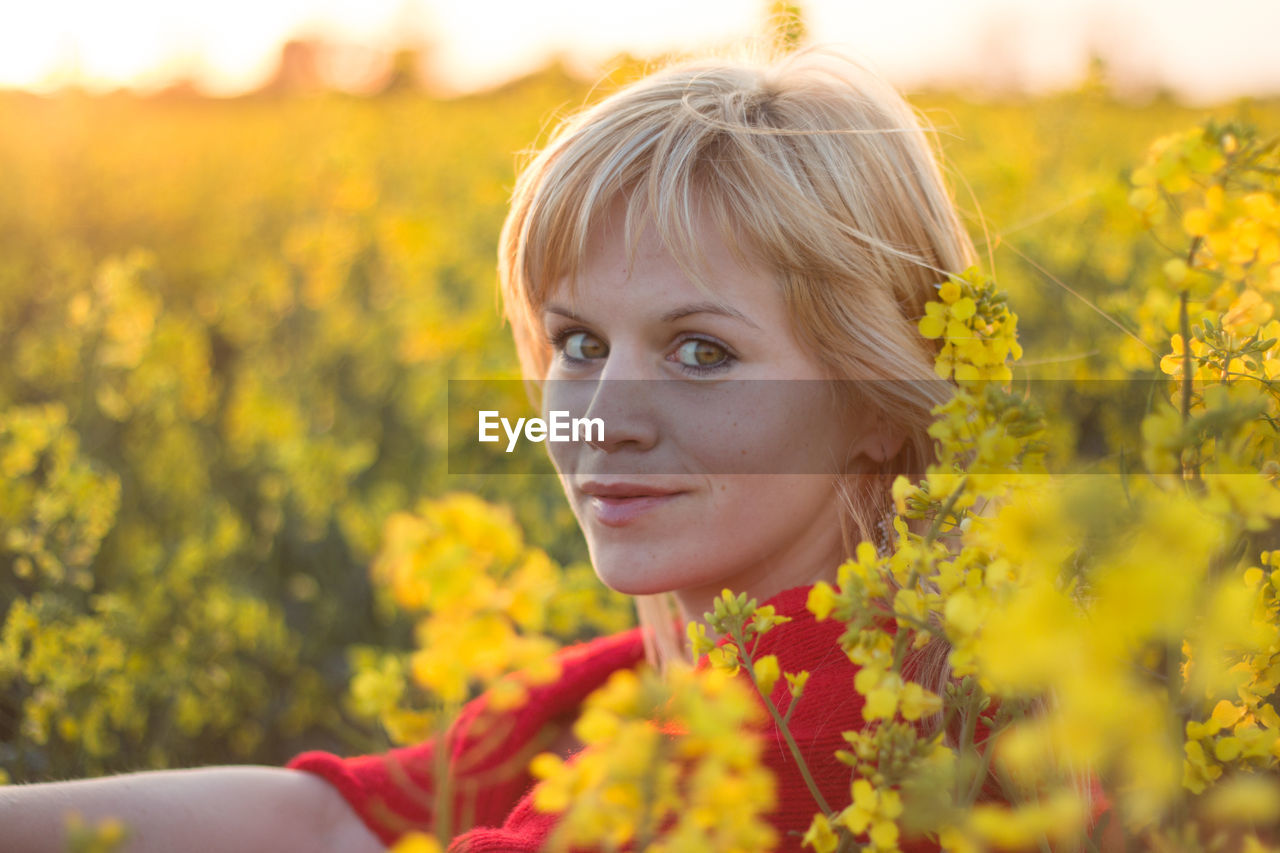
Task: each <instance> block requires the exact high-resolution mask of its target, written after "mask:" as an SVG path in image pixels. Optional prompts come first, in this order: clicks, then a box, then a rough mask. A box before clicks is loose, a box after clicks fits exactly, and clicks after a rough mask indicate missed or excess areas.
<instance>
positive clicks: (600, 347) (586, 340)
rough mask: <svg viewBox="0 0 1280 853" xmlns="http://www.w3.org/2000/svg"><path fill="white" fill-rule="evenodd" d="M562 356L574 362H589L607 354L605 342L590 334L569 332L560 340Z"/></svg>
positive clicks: (607, 348) (607, 349)
mask: <svg viewBox="0 0 1280 853" xmlns="http://www.w3.org/2000/svg"><path fill="white" fill-rule="evenodd" d="M560 347H561V349H562V350H563V351H564V354H565V355H567V356H568V357H569V358H571V359H573V360H575V361H591V360H593V359H597V358H604V357H605V356H606V355H608V354H609V347H608V346H607V345H605V342H604V341H602V340H600V339H599V338H597V337H596V336H595V335H593V334H591V333H590V332H570V333H569V334H567V335H565V336H564V337H563V338H561V340H560Z"/></svg>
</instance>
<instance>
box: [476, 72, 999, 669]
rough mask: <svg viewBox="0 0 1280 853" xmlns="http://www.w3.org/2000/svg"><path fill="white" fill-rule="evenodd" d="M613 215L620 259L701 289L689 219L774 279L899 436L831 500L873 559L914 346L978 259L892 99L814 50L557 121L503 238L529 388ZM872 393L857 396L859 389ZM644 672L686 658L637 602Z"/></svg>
mask: <svg viewBox="0 0 1280 853" xmlns="http://www.w3.org/2000/svg"><path fill="white" fill-rule="evenodd" d="M619 202H621V203H622V204H624V206H625V208H624V209H625V222H624V230H625V233H626V235H627V245H628V247H629V251H633V250H634V247H635V245H636V243H637V241H638V238H639V234H640V231H641V229H642V228H644V227H646V226H649V225H651V226H653V227H655V228H656V229H657V234H658V236H659V237H660V238H661V240H662V241H663V242H664V243H665V245H666V246H667V247H668V248H669V249H670V251H671V252H672V254H673V256H674V257H675V258H676V259H677V261H678V262H679V263H680V265H681V266H682V267H683V268H684V269H685V270H686V271H687V272H688V273H689V275H690V277H691V278H693V279H694V280H695V281H698V282H699V283H701V282H702V278H701V275H700V268H701V263H702V259H701V256H700V254H699V252H698V247H697V245H695V244H694V242H693V236H692V235H694V234H695V233H696V229H695V227H694V220H695V217H696V216H697V215H699V214H701V213H705V214H707V215H709V217H710V220H711V221H712V222H714V223H715V225H716V227H717V229H718V231H719V233H720V236H721V237H722V238H723V239H724V241H725V244H726V245H727V246H728V247H729V248H730V250H731V251H732V252H733V253H734V254H735V256H737V257H738V258H739V259H740V260H744V261H745V260H750V261H752V262H754V263H757V264H764V265H765V266H766V268H768V269H770V270H771V271H772V272H773V273H774V274H775V275H776V278H777V281H778V285H779V287H780V289H781V292H782V295H783V298H784V302H785V304H786V306H787V308H788V311H789V315H790V317H791V319H792V323H793V327H794V332H795V334H796V336H797V339H798V340H799V341H800V343H801V344H802V345H804V346H806V348H807V349H808V351H809V352H811V353H812V354H813V356H814V357H815V358H816V359H817V360H818V361H819V363H821V364H822V365H823V366H824V367H825V368H826V369H827V370H828V371H829V373H830V375H831V376H832V377H835V378H841V379H856V380H859V382H857V383H856V385H857V387H858V389H859V390H858V392H857V397H858V399H857V400H856V401H854V400H849V401H848V402H849V403H850V404H854V403H855V402H856V404H857V405H858V406H859V407H860V408H861V409H862V410H863V411H870V412H871V413H873V414H874V415H875V416H876V417H878V418H880V419H882V420H881V423H884V424H888V425H890V426H892V427H893V428H894V429H896V430H897V431H899V432H900V434H901V435H902V437H903V442H902V445H901V449H900V450H899V451H898V452H897V455H896V456H895V457H894V458H893V459H890V460H887V462H886V464H885V465H884V467H883V468H882V469H881V470H880V471H877V472H870V473H862V474H852V475H849V476H847V477H844V478H842V480H841V481H840V482H839V484H838V500H839V501H840V507H841V528H842V533H843V536H844V542H845V547H846V549H847V550H848V551H849V552H850V553H852V549H853V547H854V546H855V545H856V543H857V542H858V541H860V540H862V539H869V540H871V541H873V542H874V541H877V539H880V538H881V536H882V534H881V533H880V532H879V530H878V529H877V526H878V524H879V523H880V522H881V521H882V520H883V519H884V517H885V511H886V507H887V504H888V489H889V484H890V482H891V480H892V477H893V475H894V473H904V472H905V473H923V471H924V468H925V466H926V465H927V463H928V461H929V460H930V459H931V458H932V452H933V445H932V440H931V439H930V437H929V436H928V433H927V428H928V426H929V424H930V422H931V421H932V416H931V414H930V411H931V409H932V408H933V407H934V406H935V405H937V404H938V403H940V402H942V401H943V400H945V399H946V398H947V397H948V396H949V391H948V389H947V388H946V387H945V386H944V385H943V384H942V383H939V382H937V381H936V378H935V376H934V373H933V360H934V355H935V349H934V346H933V344H931V343H930V342H928V341H926V340H924V339H923V338H922V337H921V336H920V335H919V334H918V332H917V331H916V322H917V320H918V319H919V317H920V316H921V314H923V312H924V304H925V302H927V301H928V300H929V298H930V297H931V296H932V295H933V294H934V293H935V292H936V291H935V289H934V285H935V284H936V283H937V282H939V281H941V280H944V279H945V277H946V275H947V274H948V273H952V272H959V271H960V270H962V269H964V268H965V267H967V266H969V265H970V264H971V263H972V261H973V258H974V250H973V246H972V244H971V242H970V240H969V237H968V235H967V233H966V231H965V229H964V228H963V226H962V225H961V223H960V220H959V217H958V216H957V214H956V210H955V206H954V203H953V201H952V199H951V196H950V194H949V192H948V190H947V187H946V184H945V182H944V181H943V178H942V174H941V171H940V169H939V167H938V163H937V160H936V158H935V155H934V151H933V148H932V146H931V144H930V139H929V137H928V136H927V134H926V132H925V130H924V129H923V125H922V122H921V121H920V120H919V119H918V118H917V116H916V114H915V113H914V112H913V110H912V109H911V108H910V107H909V106H908V105H907V103H906V102H905V101H904V100H903V99H902V97H901V96H900V95H899V94H898V93H897V91H896V90H894V89H893V88H892V87H891V86H889V85H888V84H886V83H885V82H884V81H882V80H880V79H879V78H877V77H876V76H874V75H873V74H871V73H869V72H868V71H866V70H865V69H863V68H862V67H861V66H859V65H858V64H856V63H854V62H853V61H851V60H849V59H848V58H846V57H843V56H841V55H839V54H836V53H832V52H830V51H825V50H815V49H810V50H804V51H800V52H797V53H793V54H790V55H787V56H784V57H782V58H780V59H776V60H767V61H752V60H722V59H716V60H703V61H697V62H688V63H682V64H678V65H675V66H672V67H669V68H666V69H664V70H661V71H659V72H657V73H654V74H652V75H650V76H648V77H645V78H644V79H641V80H639V81H637V82H635V83H633V84H631V85H629V86H627V87H625V88H623V89H621V90H620V91H618V92H615V93H614V94H612V95H610V96H608V97H606V98H605V99H603V100H602V101H600V102H599V103H597V104H595V105H594V106H591V107H589V108H587V109H585V110H583V111H582V112H580V113H578V114H577V115H575V116H572V117H570V118H569V119H568V120H566V121H565V122H564V123H563V124H562V125H561V126H560V127H559V128H558V130H557V131H556V132H555V133H554V135H553V137H552V139H551V140H550V142H549V143H548V144H547V145H546V147H544V148H543V149H542V150H541V151H540V152H538V153H537V154H536V155H535V156H534V157H533V159H532V160H531V161H530V162H529V163H528V164H527V165H526V166H525V168H524V169H523V171H522V172H521V174H520V176H519V178H518V180H517V182H516V186H515V191H514V194H513V198H512V204H511V209H510V213H509V214H508V216H507V220H506V222H505V224H504V226H503V229H502V235H501V243H500V250H499V273H500V278H501V287H502V296H503V302H504V306H505V312H506V316H507V318H508V320H509V321H510V323H511V327H512V330H513V333H514V336H515V342H516V347H517V350H518V352H519V356H520V360H521V364H522V366H523V368H524V371H525V374H526V376H527V377H529V378H530V379H531V380H533V381H534V382H535V383H536V382H537V381H538V380H539V379H541V377H543V376H544V375H545V374H546V370H547V367H548V364H549V360H550V354H551V353H550V347H549V346H548V344H547V343H546V340H545V338H544V337H543V336H542V334H541V333H540V328H541V321H540V315H541V310H542V306H543V304H544V303H545V302H546V301H547V299H548V295H549V294H550V292H551V291H552V290H553V289H554V288H556V287H557V286H558V285H559V284H560V283H561V282H567V283H568V286H570V287H572V286H574V282H575V279H576V274H577V272H578V270H579V268H580V266H581V265H582V264H583V262H584V258H585V256H586V254H587V251H588V248H589V246H588V242H589V238H590V236H591V235H592V234H593V233H594V227H595V226H596V225H597V224H598V223H599V222H600V221H601V220H602V219H603V217H604V216H605V213H606V211H607V210H608V209H609V208H610V206H611V205H613V204H615V203H619ZM868 380H870V381H868ZM637 609H638V611H639V613H640V618H641V621H642V622H643V623H646V624H647V625H648V627H649V628H650V629H651V631H650V632H646V633H647V634H649V636H650V638H651V641H652V642H653V643H654V644H655V645H654V646H651V650H652V655H651V656H652V657H657V658H658V660H659V661H661V660H663V659H672V658H673V657H674V656H679V655H682V654H683V651H682V641H681V638H680V637H679V634H678V633H677V632H676V629H675V626H674V624H673V621H672V611H673V607H672V606H671V603H670V601H669V596H654V597H642V598H641V599H640V600H639V601H638V602H637Z"/></svg>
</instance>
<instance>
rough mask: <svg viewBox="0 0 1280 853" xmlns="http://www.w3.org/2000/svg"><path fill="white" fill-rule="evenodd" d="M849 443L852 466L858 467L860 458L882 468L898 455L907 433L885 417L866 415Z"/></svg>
mask: <svg viewBox="0 0 1280 853" xmlns="http://www.w3.org/2000/svg"><path fill="white" fill-rule="evenodd" d="M855 436H856V437H855V438H854V440H853V442H852V443H850V445H849V457H848V458H849V464H850V467H851V468H853V467H857V466H858V460H862V464H864V465H867V464H869V465H870V466H871V467H875V468H880V467H882V466H884V465H886V464H888V463H889V462H891V461H892V460H893V459H894V457H896V456H897V455H898V453H899V452H901V450H902V446H903V445H904V444H905V443H906V440H907V436H906V433H905V432H903V431H902V429H901V428H899V427H898V426H897V425H896V424H893V423H892V422H890V421H889V420H887V419H885V418H883V417H876V416H874V415H872V416H870V417H864V418H863V419H862V422H861V423H860V424H859V428H858V430H857V432H856V433H855Z"/></svg>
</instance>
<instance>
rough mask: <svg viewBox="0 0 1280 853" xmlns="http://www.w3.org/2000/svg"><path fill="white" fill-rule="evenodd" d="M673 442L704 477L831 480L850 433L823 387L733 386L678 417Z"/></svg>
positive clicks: (781, 382)
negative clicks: (817, 477) (815, 477)
mask: <svg viewBox="0 0 1280 853" xmlns="http://www.w3.org/2000/svg"><path fill="white" fill-rule="evenodd" d="M673 434H674V441H675V442H676V444H677V445H678V446H679V447H680V449H681V451H682V453H683V454H684V456H685V458H686V459H690V460H693V461H694V462H695V463H696V464H697V470H698V471H700V472H701V473H706V474H713V475H716V474H771V475H801V474H803V475H830V474H836V473H839V471H840V469H841V468H842V462H841V461H840V460H841V459H842V453H841V450H840V448H841V446H842V445H844V444H845V443H847V441H848V438H849V436H848V434H847V432H846V430H845V429H844V428H843V426H842V425H841V423H840V420H839V418H837V416H836V413H835V410H834V407H833V405H832V403H831V401H830V398H829V395H828V389H827V387H826V383H824V382H821V381H809V380H797V381H789V380H750V381H743V382H738V383H734V384H733V385H732V387H730V388H729V389H727V391H726V392H725V393H723V394H721V395H719V397H718V399H716V400H715V401H714V404H712V405H705V406H702V407H699V408H693V407H690V408H687V409H686V410H684V411H681V412H680V418H679V423H678V425H677V426H676V429H675V431H674V433H673Z"/></svg>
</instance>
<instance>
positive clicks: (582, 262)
mask: <svg viewBox="0 0 1280 853" xmlns="http://www.w3.org/2000/svg"><path fill="white" fill-rule="evenodd" d="M733 237H734V234H733V230H732V228H731V227H726V226H725V225H723V224H722V223H721V222H719V221H717V217H716V216H715V215H714V214H713V213H711V212H710V211H708V210H707V209H706V208H701V209H696V210H693V211H691V212H690V215H689V217H688V218H687V224H686V226H685V228H684V229H682V231H680V232H673V229H671V228H668V227H663V223H661V222H659V221H657V220H655V219H654V218H653V217H651V216H647V215H645V216H637V215H635V210H634V208H633V207H632V206H631V205H628V204H627V203H626V202H625V201H624V200H618V201H615V202H614V203H613V204H611V205H610V206H609V208H608V209H607V211H606V212H605V214H604V215H602V216H600V217H598V219H597V220H596V221H595V222H593V223H592V225H591V227H590V228H589V230H588V231H587V239H586V241H585V245H584V251H583V253H582V256H581V258H580V259H579V261H578V263H577V264H575V265H574V269H575V274H574V275H572V276H570V275H564V276H561V277H560V278H558V279H557V280H556V281H555V282H554V284H553V286H552V287H551V288H549V289H548V291H547V294H546V297H547V301H548V302H556V303H558V304H562V305H563V304H566V303H580V302H590V301H593V300H595V299H598V298H600V297H601V296H604V295H606V294H608V293H610V292H613V291H632V292H634V291H641V292H642V293H637V294H636V295H637V296H638V297H640V299H639V301H641V302H648V303H650V304H649V307H655V306H654V305H653V303H655V302H658V301H660V302H672V301H681V300H684V301H690V300H697V301H700V302H709V303H724V304H726V305H727V304H731V303H743V304H747V305H752V306H754V308H755V309H756V310H757V311H758V312H765V311H767V312H768V313H777V314H781V313H783V312H784V306H783V299H782V291H781V288H780V285H779V282H778V279H777V276H776V275H775V274H774V273H773V271H772V270H770V269H769V268H768V266H767V265H766V264H764V263H763V262H762V261H761V260H760V259H759V257H758V255H756V254H755V253H754V252H752V251H750V250H749V249H747V248H746V247H744V246H743V245H742V243H741V242H739V241H737V240H734V239H733Z"/></svg>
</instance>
